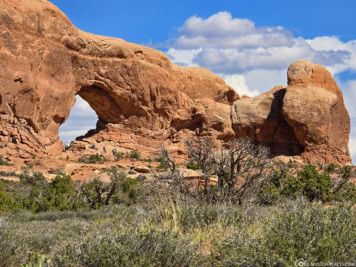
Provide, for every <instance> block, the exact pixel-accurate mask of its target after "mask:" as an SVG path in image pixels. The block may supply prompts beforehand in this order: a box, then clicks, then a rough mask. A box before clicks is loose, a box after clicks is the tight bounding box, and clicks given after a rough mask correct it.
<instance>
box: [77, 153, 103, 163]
mask: <svg viewBox="0 0 356 267" xmlns="http://www.w3.org/2000/svg"><path fill="white" fill-rule="evenodd" d="M78 161H79V162H81V163H90V164H96V163H104V162H105V158H104V157H102V156H100V155H99V154H93V155H90V156H87V155H83V156H81V157H80V158H79V160H78Z"/></svg>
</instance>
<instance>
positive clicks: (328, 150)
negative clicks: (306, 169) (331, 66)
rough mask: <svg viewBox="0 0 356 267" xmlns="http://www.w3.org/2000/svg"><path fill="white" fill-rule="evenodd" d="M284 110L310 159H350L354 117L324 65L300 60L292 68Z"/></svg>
mask: <svg viewBox="0 0 356 267" xmlns="http://www.w3.org/2000/svg"><path fill="white" fill-rule="evenodd" d="M282 112H283V116H284V118H285V119H286V121H287V122H288V124H289V125H290V126H291V127H292V128H293V130H294V132H295V135H296V137H297V139H298V141H299V142H300V144H302V145H303V147H304V148H305V157H306V158H307V159H308V160H309V161H316V160H318V161H325V162H331V161H337V162H340V163H346V162H349V161H350V155H349V148H348V143H349V134H350V116H349V113H348V111H347V109H346V107H345V104H344V99H343V95H342V92H341V90H340V89H339V87H338V86H337V85H336V83H335V81H334V79H333V77H332V76H331V74H330V73H329V71H328V70H327V69H325V68H324V67H323V66H320V65H318V64H313V63H311V62H309V61H297V62H295V63H293V64H292V65H291V66H290V67H289V69H288V87H287V90H286V94H285V97H284V100H283V110H282Z"/></svg>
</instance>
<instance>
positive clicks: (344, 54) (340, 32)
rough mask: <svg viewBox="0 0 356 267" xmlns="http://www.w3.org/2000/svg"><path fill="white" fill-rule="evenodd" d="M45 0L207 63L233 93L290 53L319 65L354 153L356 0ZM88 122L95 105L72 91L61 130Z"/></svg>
mask: <svg viewBox="0 0 356 267" xmlns="http://www.w3.org/2000/svg"><path fill="white" fill-rule="evenodd" d="M51 2H52V3H54V4H55V5H57V6H58V7H59V8H60V9H61V10H62V11H63V12H64V13H65V14H66V15H67V16H68V17H69V19H70V20H71V21H72V22H73V24H74V25H75V26H77V27H78V28H80V29H82V30H84V31H88V32H92V33H95V34H100V35H106V36H112V37H118V38H122V39H125V40H126V41H129V42H134V43H139V44H143V45H147V46H151V47H154V48H156V49H160V50H162V51H163V52H165V53H167V54H168V56H169V57H170V58H171V60H172V61H173V62H175V63H177V64H181V65H187V66H202V67H206V68H208V69H210V70H212V71H213V72H215V73H217V74H218V75H220V76H222V77H223V79H225V81H226V82H227V83H229V84H230V85H231V86H233V87H234V88H235V89H236V90H237V91H238V92H239V93H240V94H248V95H251V96H253V95H257V94H259V93H262V92H264V91H266V90H269V89H271V88H272V87H273V86H274V85H278V84H284V85H285V84H286V83H287V81H286V71H287V68H288V66H289V65H290V64H291V63H292V62H294V61H295V60H300V59H307V60H311V61H313V62H315V63H319V64H322V65H324V66H325V67H327V68H328V69H329V70H330V71H331V73H332V74H333V75H334V77H335V79H336V80H337V83H338V84H339V87H340V88H341V89H342V90H343V93H344V96H345V102H346V104H347V107H348V109H349V112H350V115H351V121H352V125H353V127H352V133H351V142H350V149H351V153H352V155H353V158H354V162H355V161H356V107H355V105H354V103H356V31H355V30H354V27H355V25H356V16H355V10H356V1H352V0H337V1H336V0H333V1H331V0H323V1H321V0H312V1H310V0H309V1H304V0H302V1H290V0H283V1H281V0H271V1H262V0H261V1H246V0H244V1H242V0H229V1H228V0H219V1H216V0H214V1H213V0H204V1H201V0H190V1H186V0H181V1H174V0H171V1H162V0H150V1H140V0H137V1H118V0H102V1H100V2H98V1H88V0H86V1H84V0H76V1H68V0H67V1H65V0H51ZM79 122H80V123H79ZM95 122H96V115H95V113H94V112H93V111H90V110H89V108H88V105H87V104H86V103H85V102H84V101H83V100H81V99H78V101H77V104H76V106H75V107H74V108H73V110H72V112H71V116H70V118H69V120H68V121H67V122H66V123H65V124H64V125H63V126H62V127H61V129H60V136H61V138H62V140H65V141H69V140H71V139H73V138H75V136H77V135H79V134H81V133H83V132H86V130H87V129H88V128H93V127H95Z"/></svg>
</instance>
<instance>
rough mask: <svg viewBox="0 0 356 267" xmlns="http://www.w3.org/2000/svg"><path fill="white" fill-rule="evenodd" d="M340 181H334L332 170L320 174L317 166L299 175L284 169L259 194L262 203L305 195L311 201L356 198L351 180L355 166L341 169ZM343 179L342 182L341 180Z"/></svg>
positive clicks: (311, 166) (308, 168) (304, 170)
mask: <svg viewBox="0 0 356 267" xmlns="http://www.w3.org/2000/svg"><path fill="white" fill-rule="evenodd" d="M341 174H342V175H341V178H339V179H338V180H339V182H334V181H333V180H332V178H331V177H330V175H329V174H328V173H319V172H318V170H317V169H316V167H315V166H313V165H306V166H304V168H303V169H302V170H301V171H299V172H298V173H297V175H296V176H294V175H292V174H290V173H289V170H288V169H286V168H284V167H283V166H282V168H281V169H280V171H276V172H274V173H273V174H272V175H271V178H270V180H269V183H268V184H266V185H265V186H264V187H263V188H262V190H261V192H260V193H259V199H260V203H262V204H273V203H275V202H277V201H280V200H283V199H286V198H291V199H296V198H299V197H305V198H307V199H308V200H309V201H322V202H328V201H332V200H336V201H351V202H352V201H353V202H354V203H355V200H356V186H355V185H352V184H350V183H348V182H347V181H348V179H349V177H351V168H350V167H348V166H345V167H343V168H342V169H341ZM340 181H341V182H340Z"/></svg>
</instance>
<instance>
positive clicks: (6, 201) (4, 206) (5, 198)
mask: <svg viewBox="0 0 356 267" xmlns="http://www.w3.org/2000/svg"><path fill="white" fill-rule="evenodd" d="M14 208H18V204H17V203H16V201H15V200H14V199H13V198H11V196H10V195H9V194H8V192H6V188H5V185H4V184H3V183H2V182H1V181H0V213H1V212H7V211H9V210H11V209H14Z"/></svg>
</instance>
